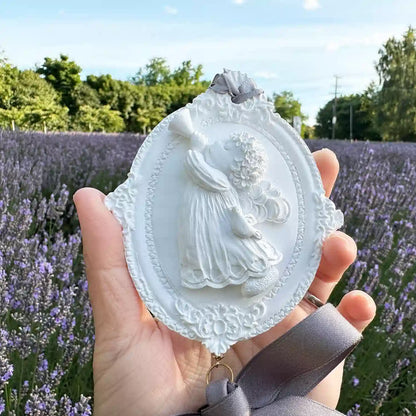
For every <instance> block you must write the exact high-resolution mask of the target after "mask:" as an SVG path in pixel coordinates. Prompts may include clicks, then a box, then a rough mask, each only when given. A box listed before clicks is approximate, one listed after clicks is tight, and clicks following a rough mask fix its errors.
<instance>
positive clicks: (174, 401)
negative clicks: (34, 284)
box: [74, 150, 375, 416]
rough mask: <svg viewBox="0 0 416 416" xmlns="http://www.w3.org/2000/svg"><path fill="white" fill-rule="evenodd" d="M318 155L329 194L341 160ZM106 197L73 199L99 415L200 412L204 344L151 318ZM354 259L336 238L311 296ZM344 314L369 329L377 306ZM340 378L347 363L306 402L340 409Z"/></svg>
mask: <svg viewBox="0 0 416 416" xmlns="http://www.w3.org/2000/svg"><path fill="white" fill-rule="evenodd" d="M314 157H315V160H316V163H317V166H318V168H319V171H320V173H321V176H322V182H323V184H324V188H325V192H326V195H327V196H328V195H329V194H330V192H331V190H332V187H333V185H334V182H335V180H336V177H337V175H338V170H339V166H338V161H337V159H336V156H335V155H334V154H333V153H332V152H331V151H329V150H321V151H318V152H315V153H314ZM104 197H105V195H104V194H102V193H101V192H99V191H97V190H96V189H92V188H84V189H80V190H79V191H77V192H76V193H75V195H74V202H75V204H76V208H77V211H78V216H79V220H80V223H81V231H82V239H83V246H84V258H85V263H86V267H87V278H88V283H89V294H90V299H91V304H92V307H93V313H94V324H95V349H94V362H93V371H94V409H95V410H94V414H95V415H96V416H107V415H109V416H110V415H111V416H113V415H123V416H130V415H131V416H139V415H140V416H171V415H173V414H176V413H182V412H186V411H195V410H196V409H198V408H199V407H200V406H202V405H203V404H205V387H206V385H205V375H206V373H207V370H208V368H209V367H210V364H211V354H210V353H209V351H208V350H207V349H206V348H205V347H204V346H202V344H200V343H199V342H197V341H192V340H189V339H187V338H184V337H182V336H181V335H179V334H177V333H175V332H173V331H171V330H169V329H168V328H167V327H166V326H165V325H163V324H162V323H161V322H158V321H156V320H155V319H153V317H152V315H151V314H150V312H149V311H148V310H147V309H146V307H145V306H144V304H143V302H142V301H141V299H140V297H139V295H138V293H137V291H136V289H135V287H134V285H133V282H132V280H131V278H130V275H129V272H128V269H127V265H126V262H125V257H124V248H123V240H122V233H121V226H120V225H119V223H118V222H117V220H116V219H115V218H114V217H113V215H112V214H111V213H110V212H109V211H108V209H107V208H106V207H105V205H104V202H103V200H104ZM355 256H356V245H355V243H354V241H353V240H352V239H351V238H350V237H349V236H347V235H346V234H344V233H342V232H339V231H337V232H334V233H333V234H331V236H329V237H328V239H327V240H326V241H325V243H324V246H323V254H322V259H321V263H320V265H319V268H318V270H317V273H316V276H315V279H314V281H313V282H312V284H311V286H310V289H309V291H310V292H311V293H312V294H313V295H315V296H317V297H318V298H320V299H321V300H322V301H323V302H326V301H327V299H328V297H329V295H330V294H331V292H332V290H333V288H334V286H335V285H336V283H337V282H338V281H339V280H340V278H341V276H342V274H343V273H344V271H345V270H346V269H347V268H348V267H349V265H350V264H351V263H352V262H353V261H354V259H355ZM314 310H315V309H314V307H313V306H311V305H310V304H309V303H307V302H306V301H301V302H300V303H299V305H298V306H297V307H296V308H295V309H294V310H293V311H292V312H291V313H290V314H289V315H288V316H287V317H286V318H285V319H284V320H283V321H281V322H280V323H279V324H277V325H276V326H275V327H273V328H272V329H270V330H269V331H267V332H265V333H264V334H261V335H258V336H256V337H255V338H253V339H250V340H246V341H241V342H239V343H237V344H236V345H234V346H233V347H232V348H231V349H230V350H229V351H228V352H227V354H226V355H225V359H224V362H226V363H227V364H229V365H230V366H231V367H232V368H233V370H234V372H235V374H238V372H239V371H240V370H241V369H242V367H243V366H245V365H246V364H247V362H248V361H249V360H250V359H251V358H252V357H253V356H254V355H255V354H257V353H258V352H259V351H260V350H261V349H263V348H264V347H265V346H267V345H268V344H270V343H271V342H273V341H274V340H275V339H277V338H279V337H280V336H281V335H282V334H284V333H285V332H286V331H288V330H289V329H290V328H291V327H293V326H294V325H296V324H297V323H299V322H300V321H301V320H302V319H304V318H305V317H306V316H308V315H309V314H310V313H312V312H313V311H314ZM338 310H339V312H340V313H341V314H342V315H343V316H344V317H345V318H346V319H347V320H348V321H349V322H350V323H351V324H352V325H353V326H354V327H355V328H357V329H358V330H359V331H363V330H364V328H365V327H366V326H367V325H368V324H369V323H370V322H371V320H372V319H373V318H374V315H375V304H374V301H373V300H372V299H371V298H370V297H369V296H368V295H366V294H365V293H363V292H361V291H352V292H350V293H348V294H346V295H345V296H344V297H343V299H342V300H341V302H340V304H339V305H338ZM342 373H343V363H341V364H340V365H339V366H338V367H336V368H335V369H334V370H333V371H332V372H331V373H330V374H329V375H328V376H327V377H326V378H325V379H324V380H322V382H321V383H320V384H319V385H317V386H316V387H315V388H314V389H313V390H312V391H311V392H310V393H309V394H308V397H310V398H311V399H313V400H316V401H318V402H320V403H323V404H325V405H326V406H328V407H332V408H335V406H336V405H337V403H338V399H339V393H340V387H341V382H342Z"/></svg>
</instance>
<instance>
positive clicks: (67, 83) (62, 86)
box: [36, 54, 82, 114]
mask: <svg viewBox="0 0 416 416" xmlns="http://www.w3.org/2000/svg"><path fill="white" fill-rule="evenodd" d="M81 70H82V69H81V67H80V66H78V65H77V64H76V63H75V62H74V61H70V60H69V58H68V56H67V55H63V54H61V55H60V59H52V58H45V60H44V62H43V65H42V66H40V67H39V68H37V69H36V72H37V73H38V74H40V75H42V76H43V77H44V78H45V80H46V81H47V82H49V83H50V84H51V85H52V86H53V87H54V88H55V90H56V91H57V92H58V93H59V94H60V97H61V104H62V105H64V106H66V107H68V109H69V112H70V114H74V113H75V112H76V104H75V99H74V96H73V91H74V90H75V87H76V86H77V85H78V84H81V77H80V73H81Z"/></svg>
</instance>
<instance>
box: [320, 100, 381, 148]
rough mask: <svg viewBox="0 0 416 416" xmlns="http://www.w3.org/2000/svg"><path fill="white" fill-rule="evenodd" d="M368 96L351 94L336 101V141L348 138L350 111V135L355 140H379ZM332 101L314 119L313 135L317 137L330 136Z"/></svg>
mask: <svg viewBox="0 0 416 416" xmlns="http://www.w3.org/2000/svg"><path fill="white" fill-rule="evenodd" d="M369 100H370V95H369V93H365V94H352V95H347V96H341V97H339V98H338V99H337V123H336V129H335V137H336V138H337V139H349V138H350V117H351V114H350V111H352V117H353V118H352V121H353V123H352V134H353V139H357V140H366V139H368V140H380V136H379V134H378V133H377V131H376V130H375V129H374V123H373V120H374V118H373V114H372V113H371V110H370V107H369V106H370V102H369ZM333 103H334V100H333V99H332V100H330V101H328V102H327V103H326V104H325V106H324V107H322V108H321V109H320V110H319V112H318V115H317V117H316V122H317V124H316V126H315V134H316V136H317V137H327V138H330V137H331V135H332V107H333Z"/></svg>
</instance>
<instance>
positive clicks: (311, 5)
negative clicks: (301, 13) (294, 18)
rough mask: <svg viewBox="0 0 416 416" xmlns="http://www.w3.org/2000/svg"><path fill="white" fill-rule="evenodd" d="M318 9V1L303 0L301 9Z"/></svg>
mask: <svg viewBox="0 0 416 416" xmlns="http://www.w3.org/2000/svg"><path fill="white" fill-rule="evenodd" d="M320 7H321V5H320V4H319V0H303V8H304V9H306V10H316V9H319V8H320Z"/></svg>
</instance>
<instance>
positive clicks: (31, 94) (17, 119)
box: [0, 64, 68, 130]
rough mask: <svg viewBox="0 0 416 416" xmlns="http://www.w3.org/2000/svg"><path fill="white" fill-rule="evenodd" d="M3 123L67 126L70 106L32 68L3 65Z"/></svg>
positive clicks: (0, 76) (0, 112) (7, 125)
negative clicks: (61, 100)
mask: <svg viewBox="0 0 416 416" xmlns="http://www.w3.org/2000/svg"><path fill="white" fill-rule="evenodd" d="M0 79H1V80H2V82H1V83H0V85H1V92H0V126H1V127H2V128H10V129H13V128H19V129H22V130H45V129H47V130H65V129H67V128H68V116H67V113H68V109H67V108H66V107H62V106H61V105H60V103H59V101H60V99H59V96H58V94H57V93H56V91H55V90H54V89H53V87H52V86H51V85H50V84H48V83H47V82H46V81H45V80H44V79H42V78H40V76H39V75H38V74H36V73H35V72H34V71H31V70H25V71H19V70H18V69H17V68H15V67H12V66H10V65H9V64H5V65H4V66H3V67H1V68H0Z"/></svg>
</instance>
